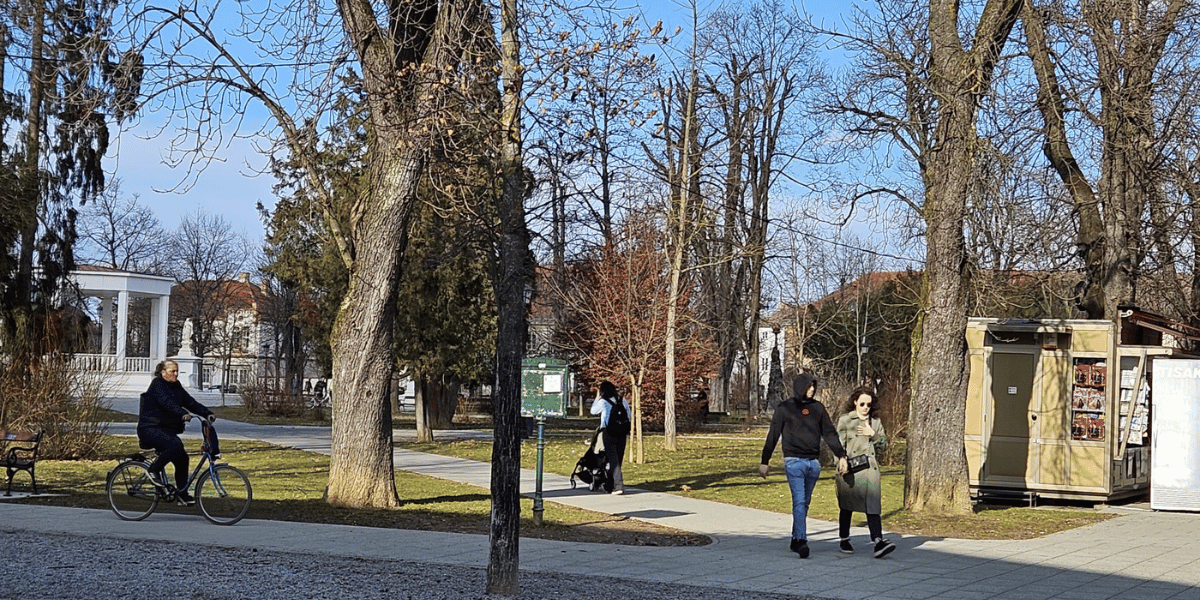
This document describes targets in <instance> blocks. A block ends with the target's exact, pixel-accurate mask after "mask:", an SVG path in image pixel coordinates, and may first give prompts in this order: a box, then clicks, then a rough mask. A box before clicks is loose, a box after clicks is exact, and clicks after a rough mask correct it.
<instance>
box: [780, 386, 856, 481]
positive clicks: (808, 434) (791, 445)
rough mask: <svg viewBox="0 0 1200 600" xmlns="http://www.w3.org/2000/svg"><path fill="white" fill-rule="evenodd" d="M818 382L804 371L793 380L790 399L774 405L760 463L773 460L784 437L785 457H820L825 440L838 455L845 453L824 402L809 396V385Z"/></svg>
mask: <svg viewBox="0 0 1200 600" xmlns="http://www.w3.org/2000/svg"><path fill="white" fill-rule="evenodd" d="M816 383H817V378H816V377H813V376H812V375H810V374H808V373H801V374H800V375H798V376H796V378H795V379H793V380H792V391H793V393H794V394H795V395H794V396H792V397H791V398H789V399H788V400H787V402H780V403H779V406H778V407H776V408H775V416H774V417H773V418H772V419H771V430H770V431H769V432H768V433H767V441H766V443H765V444H763V451H762V462H761V463H760V464H764V465H765V464H768V463H770V462H771V455H772V454H774V453H775V444H776V443H778V442H779V438H780V437H781V436H782V437H783V456H784V458H811V459H817V458H820V456H821V440H822V439H823V440H825V444H826V445H828V446H829V449H830V450H831V451H833V454H834V455H835V456H837V457H838V458H844V457H845V456H846V449H845V448H843V447H842V442H841V440H839V439H838V435H837V430H836V429H835V428H834V427H833V421H832V420H830V418H829V412H828V411H826V410H825V405H823V404H821V403H820V402H818V401H817V400H816V398H815V397H809V396H808V395H807V393H808V387H809V386H810V385H811V386H815V385H816Z"/></svg>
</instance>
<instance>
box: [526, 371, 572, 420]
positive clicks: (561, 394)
mask: <svg viewBox="0 0 1200 600" xmlns="http://www.w3.org/2000/svg"><path fill="white" fill-rule="evenodd" d="M570 390H571V373H570V371H569V370H568V368H567V361H565V360H562V359H559V358H539V357H529V358H526V359H525V360H524V361H522V362H521V416H522V417H561V416H563V415H565V414H566V412H567V394H568V393H569V392H570Z"/></svg>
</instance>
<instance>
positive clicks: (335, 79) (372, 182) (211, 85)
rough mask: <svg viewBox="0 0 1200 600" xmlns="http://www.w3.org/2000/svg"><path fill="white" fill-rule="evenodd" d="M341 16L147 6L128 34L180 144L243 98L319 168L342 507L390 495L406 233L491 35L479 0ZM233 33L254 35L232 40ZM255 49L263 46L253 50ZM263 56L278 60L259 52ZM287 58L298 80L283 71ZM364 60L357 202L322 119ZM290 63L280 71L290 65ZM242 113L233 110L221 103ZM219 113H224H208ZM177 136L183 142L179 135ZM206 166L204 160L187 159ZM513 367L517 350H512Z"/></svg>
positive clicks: (372, 8) (354, 0) (344, 11)
mask: <svg viewBox="0 0 1200 600" xmlns="http://www.w3.org/2000/svg"><path fill="white" fill-rule="evenodd" d="M335 5H336V14H330V13H329V12H327V11H326V10H325V9H324V8H323V7H319V6H317V5H312V4H310V3H304V2H295V3H285V4H283V5H271V6H268V7H265V8H259V7H255V6H250V5H245V4H242V5H237V6H231V7H230V8H232V9H233V10H237V11H240V13H239V14H237V15H236V18H238V25H236V26H235V29H239V30H235V31H232V32H229V33H226V32H217V31H214V30H213V24H214V23H219V22H228V21H227V20H226V21H222V20H216V19H214V18H213V15H212V14H211V12H212V11H214V10H217V9H219V8H220V7H221V6H222V5H213V7H207V6H200V5H192V6H191V7H185V6H174V5H172V6H169V7H168V6H158V5H153V4H151V5H145V6H140V7H138V10H139V11H140V12H139V13H138V16H139V17H141V19H139V20H138V21H136V22H135V29H134V34H135V35H136V36H137V37H138V38H139V40H141V41H142V45H141V46H140V47H141V49H142V52H143V54H145V55H147V60H146V61H145V62H146V64H148V65H154V67H153V68H149V69H147V71H146V81H145V85H144V87H145V88H147V89H149V90H150V98H149V100H150V101H151V102H160V103H165V104H166V106H167V108H169V109H170V110H171V111H172V112H173V113H174V114H181V115H187V114H189V112H188V111H190V117H191V119H190V120H189V122H188V125H187V126H186V127H183V128H181V129H180V130H181V131H182V132H184V133H183V135H182V138H183V139H186V140H187V142H189V143H188V144H187V145H183V144H182V143H179V144H178V145H176V146H175V149H176V150H177V151H181V152H182V151H188V150H192V149H194V148H196V143H195V141H194V140H195V139H199V140H200V141H201V142H202V143H204V142H207V144H204V145H203V148H202V149H203V150H204V151H205V152H210V153H211V152H212V151H213V150H214V147H215V146H216V145H215V144H212V142H214V141H217V140H214V137H216V136H220V135H225V131H224V130H223V129H222V127H221V125H222V124H223V122H224V121H225V120H228V119H229V118H231V116H232V115H234V114H239V113H240V111H238V109H240V108H243V107H244V106H245V105H246V104H247V103H249V102H256V103H258V104H260V105H261V106H263V107H265V108H266V110H267V111H268V112H269V113H270V115H271V117H272V121H271V123H272V125H273V127H274V129H273V131H272V133H273V136H272V137H273V139H277V140H279V141H280V143H281V144H282V146H283V148H282V149H283V150H284V151H287V152H290V153H291V157H292V159H293V160H295V161H297V164H298V167H299V169H300V170H301V172H303V173H305V174H307V176H308V178H309V179H310V184H311V185H310V192H311V193H312V194H314V196H315V197H316V198H317V199H318V203H319V205H320V206H321V211H322V213H323V214H324V217H325V224H326V227H327V228H328V231H329V235H330V238H331V240H332V241H333V244H334V246H335V247H336V248H337V250H338V252H339V254H340V255H341V258H342V260H343V261H344V262H345V264H346V266H347V269H348V271H349V288H348V291H347V293H346V296H345V300H344V302H343V303H342V305H341V310H340V311H339V314H338V317H337V319H336V320H335V323H334V333H333V336H332V340H333V341H332V344H331V345H332V351H333V382H332V388H333V395H334V397H335V398H337V399H338V401H337V402H336V403H334V406H333V412H334V415H333V417H334V418H333V443H332V454H331V458H330V477H329V484H328V488H327V494H326V499H327V501H328V502H330V503H331V504H334V505H342V506H355V507H381V508H388V507H394V506H396V504H397V502H398V500H397V496H396V491H395V479H394V474H393V465H392V459H391V457H392V449H391V427H392V425H391V410H390V409H391V403H390V398H389V395H388V392H389V388H390V382H391V372H390V371H391V370H390V369H388V368H380V367H381V366H383V365H390V364H391V350H392V341H393V335H394V327H393V322H394V318H395V310H394V304H395V301H396V290H397V282H398V280H399V277H400V272H399V271H400V264H401V259H402V256H403V251H404V247H405V240H406V229H407V226H408V222H409V215H410V213H411V210H412V205H413V202H414V198H415V197H416V189H417V185H418V182H419V181H420V177H421V174H422V171H423V168H424V164H425V160H426V159H427V153H428V149H429V147H430V146H431V144H432V140H433V139H434V138H435V137H437V136H439V135H443V134H447V135H450V134H451V133H450V131H448V130H447V129H443V128H442V127H441V126H440V119H441V118H442V117H443V116H444V115H445V111H446V110H447V107H448V104H449V103H451V101H452V99H453V98H456V97H462V96H468V95H469V93H470V92H471V91H472V90H473V89H475V86H477V85H481V84H483V85H486V84H487V82H491V81H494V78H493V77H492V76H491V68H492V66H493V65H494V64H495V60H494V57H495V54H494V48H495V36H494V33H493V30H492V26H491V22H490V17H489V15H488V14H487V11H486V7H485V6H484V5H483V3H482V2H479V1H478V0H446V1H444V2H440V1H437V0H428V1H425V2H418V3H415V4H396V5H381V4H378V3H372V2H369V1H367V0H339V1H338V2H336V3H335ZM226 39H239V40H247V41H249V42H250V44H249V50H250V53H249V54H245V55H240V54H239V53H238V52H239V49H241V48H246V46H245V45H239V46H234V45H227V44H225V43H224V40H226ZM255 53H257V54H255ZM261 55H266V56H269V57H270V58H271V60H272V61H273V62H268V63H265V64H264V63H263V62H262V60H261V59H260V58H259V57H260V56H261ZM283 64H287V65H292V69H290V72H291V73H292V74H293V77H294V79H291V80H288V79H286V78H280V77H278V75H279V74H280V73H281V65H283ZM348 71H355V72H356V74H357V75H358V76H359V77H360V78H361V84H360V85H361V88H362V92H363V97H364V98H365V100H366V106H365V109H364V111H365V113H364V114H365V119H366V123H367V125H366V130H367V131H368V139H367V141H366V144H367V158H366V161H365V166H364V171H365V175H364V185H362V186H361V187H360V189H359V195H358V196H357V197H351V198H347V197H344V196H339V195H337V194H335V193H333V191H332V190H330V189H329V188H328V187H327V186H326V185H325V184H326V181H325V180H324V179H323V177H322V176H321V170H320V167H319V165H318V164H317V156H318V152H317V145H318V141H319V140H320V137H321V136H320V134H319V128H320V127H321V126H322V124H323V120H322V119H323V117H324V116H325V114H326V113H325V111H326V110H327V109H328V108H329V104H330V102H332V101H334V99H335V98H336V97H337V95H336V94H333V93H330V91H331V90H330V88H331V86H333V85H336V84H337V83H339V82H340V81H341V75H343V74H345V73H347V72H348ZM282 72H286V71H282ZM230 108H232V109H234V110H232V111H229V112H225V111H226V110H228V109H230ZM214 115H216V118H214ZM177 142H180V140H177ZM179 156H183V157H187V158H189V159H191V160H192V164H194V165H198V166H202V165H203V163H204V162H205V161H206V160H209V157H210V155H209V154H205V153H200V154H196V153H191V154H180V155H179ZM518 364H519V361H518Z"/></svg>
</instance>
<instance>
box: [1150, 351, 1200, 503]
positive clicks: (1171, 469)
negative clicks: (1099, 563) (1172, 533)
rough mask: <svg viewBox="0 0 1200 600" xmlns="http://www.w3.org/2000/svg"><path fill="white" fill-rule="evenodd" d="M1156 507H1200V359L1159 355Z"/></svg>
mask: <svg viewBox="0 0 1200 600" xmlns="http://www.w3.org/2000/svg"><path fill="white" fill-rule="evenodd" d="M1151 368H1152V369H1153V371H1152V373H1153V378H1154V392H1153V401H1152V405H1151V406H1152V407H1151V410H1150V418H1151V426H1150V429H1151V437H1152V439H1153V444H1154V445H1153V450H1152V452H1151V459H1150V462H1151V469H1150V508H1152V509H1155V510H1188V511H1200V360H1194V359H1171V358H1155V359H1154V362H1153V364H1152V366H1151Z"/></svg>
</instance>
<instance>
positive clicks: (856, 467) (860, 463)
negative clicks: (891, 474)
mask: <svg viewBox="0 0 1200 600" xmlns="http://www.w3.org/2000/svg"><path fill="white" fill-rule="evenodd" d="M846 463H847V464H848V465H849V466H850V468H849V469H847V470H846V472H847V473H857V472H859V471H865V470H867V469H869V468H870V467H871V457H869V456H867V455H866V454H859V455H858V456H851V457H850V458H847V459H846Z"/></svg>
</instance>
